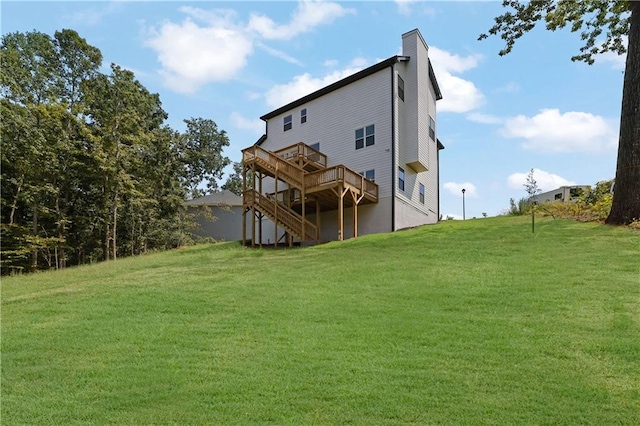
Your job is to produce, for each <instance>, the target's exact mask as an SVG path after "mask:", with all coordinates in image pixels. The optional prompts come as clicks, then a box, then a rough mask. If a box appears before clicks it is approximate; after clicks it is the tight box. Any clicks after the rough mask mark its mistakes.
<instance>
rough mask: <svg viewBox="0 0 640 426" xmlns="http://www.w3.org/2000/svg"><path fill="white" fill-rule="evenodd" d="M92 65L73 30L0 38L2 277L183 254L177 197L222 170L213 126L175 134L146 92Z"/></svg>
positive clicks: (187, 219) (117, 72) (209, 183)
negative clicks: (158, 253) (159, 252)
mask: <svg viewBox="0 0 640 426" xmlns="http://www.w3.org/2000/svg"><path fill="white" fill-rule="evenodd" d="M101 65H102V53H101V52H100V50H99V49H98V48H96V47H93V46H91V45H89V44H88V43H87V42H86V40H85V39H83V38H81V37H80V36H79V35H78V33H77V32H75V31H73V30H68V29H65V30H62V31H57V32H56V33H55V34H54V35H53V36H50V35H47V34H44V33H41V32H37V31H33V32H26V33H19V32H16V33H11V34H6V35H4V36H3V37H2V46H1V50H0V67H1V68H0V91H1V92H0V94H1V96H0V108H1V110H0V112H1V116H2V120H1V121H0V135H1V138H2V149H1V151H0V152H1V167H2V170H1V175H2V178H1V215H2V222H1V228H0V230H1V235H0V237H1V240H2V248H1V255H2V258H1V267H2V273H3V274H5V273H10V272H14V271H22V270H24V271H35V270H42V269H60V268H64V267H67V266H70V265H78V264H84V263H90V262H94V261H98V260H109V259H116V258H117V257H120V256H126V255H136V254H140V253H145V252H147V251H149V250H156V249H165V248H170V247H176V246H178V245H180V244H185V243H187V242H189V241H190V240H191V236H192V234H191V231H192V230H193V227H194V226H195V225H194V221H193V218H192V217H191V216H190V215H189V214H187V212H186V210H185V207H184V199H185V198H190V197H197V196H201V195H204V194H205V193H207V192H211V191H214V190H216V189H217V188H218V181H219V180H220V179H222V176H223V169H224V168H225V167H226V166H227V165H229V164H230V161H229V159H228V158H227V157H225V156H223V154H222V151H223V148H224V147H226V146H229V139H228V137H227V135H226V132H225V131H224V130H221V129H219V128H218V126H217V125H216V123H215V122H214V121H213V120H210V119H204V118H191V119H186V120H184V122H185V124H186V130H185V131H183V132H178V131H176V130H174V129H172V128H171V127H169V126H168V125H167V124H165V121H166V120H167V118H168V115H167V113H166V112H165V111H164V110H163V109H162V103H161V102H160V97H159V95H158V94H155V93H150V92H149V91H148V90H147V89H146V88H145V87H144V86H143V85H142V84H141V83H140V82H139V81H138V80H136V78H135V76H134V74H133V73H132V72H131V71H128V70H126V69H123V68H121V67H120V66H118V65H116V64H111V68H110V71H109V73H106V74H105V73H102V72H100V67H101ZM236 178H237V177H236ZM236 180H237V179H236ZM205 184H206V187H204V186H205ZM229 185H231V186H233V185H234V184H233V182H229ZM225 186H226V185H225ZM236 186H237V185H236Z"/></svg>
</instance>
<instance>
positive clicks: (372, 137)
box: [355, 124, 376, 150]
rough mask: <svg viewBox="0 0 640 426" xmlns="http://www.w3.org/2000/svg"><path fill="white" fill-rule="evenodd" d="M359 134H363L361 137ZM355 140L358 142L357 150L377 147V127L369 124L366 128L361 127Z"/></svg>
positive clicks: (356, 133) (357, 130)
mask: <svg viewBox="0 0 640 426" xmlns="http://www.w3.org/2000/svg"><path fill="white" fill-rule="evenodd" d="M370 129H371V133H369V130H370ZM358 132H361V136H360V137H358ZM355 140H356V150H358V149H363V148H366V147H368V146H373V145H375V144H376V125H375V124H368V125H366V126H364V127H360V128H358V129H356V131H355ZM359 145H360V146H359Z"/></svg>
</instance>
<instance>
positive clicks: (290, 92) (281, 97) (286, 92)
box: [265, 58, 367, 108]
mask: <svg viewBox="0 0 640 426" xmlns="http://www.w3.org/2000/svg"><path fill="white" fill-rule="evenodd" d="M366 64H367V61H366V60H365V59H363V58H355V59H354V60H353V61H352V62H351V64H350V65H349V66H347V68H345V69H343V70H341V71H333V72H331V73H329V74H327V75H325V76H324V77H313V76H312V75H311V74H309V73H304V74H301V75H297V76H295V77H293V80H292V81H290V82H289V83H285V84H277V85H275V86H273V87H272V88H271V89H269V91H268V92H267V93H266V94H265V98H266V101H267V104H268V105H269V106H270V107H272V108H279V107H281V106H283V105H286V104H288V103H289V102H292V101H294V100H296V99H298V98H301V97H303V96H306V95H308V94H310V93H313V92H315V91H316V90H318V89H321V88H323V87H325V86H328V85H329V84H331V83H335V82H336V81H338V80H341V79H343V78H345V77H347V76H349V75H351V74H354V73H356V72H358V71H360V70H361V69H363V68H364V66H365V65H366Z"/></svg>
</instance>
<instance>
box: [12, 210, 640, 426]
mask: <svg viewBox="0 0 640 426" xmlns="http://www.w3.org/2000/svg"><path fill="white" fill-rule="evenodd" d="M639 295H640V234H639V233H638V232H637V231H633V230H629V229H626V228H613V227H607V226H602V225H597V224H593V223H576V222H571V221H564V220H552V219H540V220H538V221H537V223H536V233H535V234H532V233H531V230H530V222H529V220H528V218H526V217H500V218H489V219H477V220H470V221H465V222H461V221H447V222H444V223H441V224H439V225H437V226H427V227H423V228H419V229H415V230H410V231H402V232H397V233H394V234H381V235H372V236H365V237H361V238H358V239H355V240H349V241H345V242H342V243H338V242H335V243H329V244H325V245H321V246H315V247H307V248H300V249H287V250H266V249H264V250H260V249H256V250H252V249H243V248H242V247H240V246H239V245H238V244H237V243H223V244H214V245H202V246H196V247H192V248H187V249H182V250H176V251H171V252H166V253H159V254H154V255H149V256H144V257H138V258H128V259H123V260H118V261H117V262H110V263H101V264H97V265H93V266H87V267H78V268H71V269H68V270H63V271H59V272H50V273H41V274H35V275H27V276H17V277H10V278H4V279H3V280H2V389H1V404H2V407H1V415H2V417H1V420H2V423H3V424H7V425H9V424H11V425H15V424H30V425H31V424H47V425H67V424H124V425H127V424H130V425H143V424H265V423H266V424H279V425H280V424H293V425H300V424H359V425H374V424H389V425H394V424H465V425H466V424H554V425H556V424H594V425H604V424H629V425H631V424H640V362H639V361H640V338H639V336H640V333H639V331H640V308H639Z"/></svg>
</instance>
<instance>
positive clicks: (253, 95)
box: [245, 91, 262, 101]
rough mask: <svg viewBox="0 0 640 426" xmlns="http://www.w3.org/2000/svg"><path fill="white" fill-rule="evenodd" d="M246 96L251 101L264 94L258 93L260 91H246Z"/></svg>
mask: <svg viewBox="0 0 640 426" xmlns="http://www.w3.org/2000/svg"><path fill="white" fill-rule="evenodd" d="M245 96H246V97H247V99H249V100H250V101H255V100H257V99H260V98H261V97H262V94H260V93H258V92H251V91H249V92H245Z"/></svg>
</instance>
